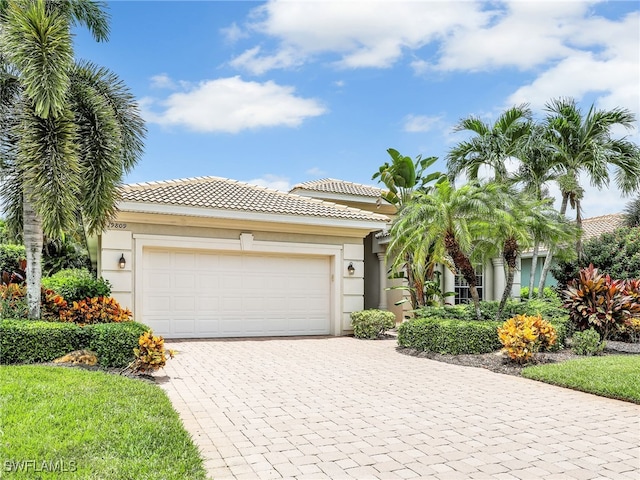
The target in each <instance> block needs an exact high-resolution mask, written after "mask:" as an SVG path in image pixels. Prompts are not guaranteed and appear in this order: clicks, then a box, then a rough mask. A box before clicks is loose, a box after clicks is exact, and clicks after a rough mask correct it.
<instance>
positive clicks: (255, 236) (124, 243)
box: [96, 177, 389, 338]
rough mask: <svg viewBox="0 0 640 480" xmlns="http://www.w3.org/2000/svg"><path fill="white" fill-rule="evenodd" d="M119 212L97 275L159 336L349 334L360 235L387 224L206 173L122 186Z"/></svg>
mask: <svg viewBox="0 0 640 480" xmlns="http://www.w3.org/2000/svg"><path fill="white" fill-rule="evenodd" d="M118 208H119V214H118V217H117V219H116V220H115V221H114V222H113V223H111V224H110V226H109V228H108V230H107V231H105V232H104V233H103V234H102V235H100V236H99V237H98V238H97V245H96V251H97V252H98V255H97V269H98V274H99V275H102V276H103V277H104V278H105V279H107V280H109V281H110V282H111V284H112V292H113V296H114V297H115V298H116V299H117V300H118V301H119V302H120V303H121V305H123V306H126V307H129V308H130V309H131V310H132V311H133V313H134V318H135V319H136V320H137V321H140V322H142V323H145V324H147V325H149V326H150V327H151V328H152V329H153V331H154V333H155V334H159V335H163V336H164V337H165V338H215V337H252V336H292V335H342V334H345V333H347V332H349V331H350V329H351V320H350V316H349V315H350V313H351V312H352V311H356V310H361V309H363V308H364V246H363V239H364V238H365V237H366V236H367V235H369V234H370V233H371V232H374V231H379V230H381V229H382V228H384V226H385V225H386V224H387V222H388V220H389V219H388V217H386V216H384V215H381V214H376V213H371V212H367V211H364V210H360V209H357V208H351V207H347V206H344V205H337V204H333V203H328V202H323V201H321V200H316V199H312V198H308V197H302V196H298V195H294V194H288V193H283V192H277V191H275V190H269V189H265V188H262V187H256V186H253V185H248V184H246V183H241V182H235V181H232V180H228V179H221V178H216V177H204V178H193V179H184V180H176V181H168V182H155V183H145V184H135V185H128V186H125V187H123V189H122V201H121V202H120V203H119V205H118ZM121 258H124V260H125V262H124V263H125V264H124V266H123V268H121V264H120V259H121Z"/></svg>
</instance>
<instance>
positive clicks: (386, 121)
mask: <svg viewBox="0 0 640 480" xmlns="http://www.w3.org/2000/svg"><path fill="white" fill-rule="evenodd" d="M108 5H109V13H110V15H111V36H110V40H109V42H107V43H101V44H97V43H95V42H94V41H93V40H92V38H91V37H90V36H89V35H88V33H87V32H86V31H84V30H82V29H79V30H76V47H75V48H76V56H77V57H78V58H82V59H87V60H91V61H93V62H95V63H98V64H100V65H103V66H106V67H109V68H110V69H111V70H113V71H114V72H116V73H117V74H118V75H119V76H120V77H121V78H122V79H123V80H124V81H125V83H126V84H127V85H128V86H129V87H130V88H131V90H132V91H133V93H134V95H135V96H136V97H137V98H138V100H139V103H140V105H141V108H142V111H143V114H144V117H145V119H146V121H147V127H148V130H149V131H148V136H147V139H146V148H145V154H144V157H143V158H142V160H141V161H140V163H139V164H138V166H137V167H136V169H135V171H134V172H133V173H132V174H131V175H129V177H127V178H126V181H127V182H144V181H152V180H167V179H172V178H184V177H193V176H203V175H213V176H220V177H227V178H233V179H237V180H242V181H248V182H252V183H257V184H260V185H264V186H270V187H273V188H278V189H281V190H287V189H289V188H290V187H291V186H293V185H295V184H296V183H300V182H305V181H309V180H315V179H319V178H324V177H331V178H340V179H344V180H349V181H354V182H359V183H365V184H375V182H374V181H372V180H371V176H372V174H373V173H374V172H375V171H377V169H378V166H379V165H381V164H382V163H384V162H385V161H387V160H388V155H387V153H386V149H387V148H390V147H392V148H395V149H397V150H399V151H400V152H401V153H403V154H404V155H409V156H411V157H415V156H417V155H419V154H421V155H422V156H423V157H424V156H438V157H440V159H444V157H445V156H446V154H447V151H448V149H450V148H451V147H452V146H453V145H455V144H456V142H458V141H461V140H463V139H464V138H465V135H464V134H462V133H453V132H452V127H453V125H455V124H456V122H457V121H458V120H459V119H461V118H463V117H466V116H469V115H476V116H479V117H481V118H483V119H484V120H485V121H487V122H492V121H493V120H494V119H495V118H496V116H497V115H498V114H499V113H500V112H501V111H503V110H504V109H505V108H508V107H510V106H512V105H515V104H520V103H524V102H526V103H529V104H530V106H531V107H532V109H533V110H534V112H535V113H536V115H537V116H538V117H539V118H541V116H542V115H543V107H544V104H545V103H546V102H547V101H548V100H549V99H551V98H554V97H559V96H571V97H574V98H576V99H577V100H578V101H579V102H580V103H581V105H582V106H583V107H584V108H585V110H586V109H588V107H589V105H590V104H591V103H593V102H595V103H596V105H597V106H598V107H601V108H613V107H616V106H621V107H624V108H628V109H630V110H632V111H633V112H634V113H635V114H636V116H638V115H640V6H639V3H638V2H637V1H617V2H596V1H566V2H558V1H544V0H536V1H533V0H532V1H528V2H524V1H519V2H499V1H498V2H475V1H451V2H443V1H439V2H431V1H375V0H367V1H349V0H334V1H324V2H320V1H304V2H303V1H288V2H283V1H269V2H250V1H227V2H224V1H189V2H188V1H141V2H133V1H113V2H109V4H108ZM626 134H627V135H630V136H631V137H632V138H633V139H634V140H635V141H636V142H637V141H638V130H637V129H636V130H634V131H632V132H626ZM438 166H439V168H440V169H442V170H444V161H443V160H442V161H441V163H439V165H438ZM552 192H553V190H552ZM625 202H626V199H621V197H620V195H619V192H618V191H617V190H616V189H615V188H610V189H609V190H607V191H603V192H597V191H595V190H593V189H591V188H588V189H587V192H586V196H585V200H584V215H585V216H587V217H588V216H595V215H600V214H605V213H612V212H617V211H620V210H622V208H623V207H624V204H625Z"/></svg>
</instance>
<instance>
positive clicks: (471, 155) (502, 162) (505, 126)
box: [447, 105, 531, 181]
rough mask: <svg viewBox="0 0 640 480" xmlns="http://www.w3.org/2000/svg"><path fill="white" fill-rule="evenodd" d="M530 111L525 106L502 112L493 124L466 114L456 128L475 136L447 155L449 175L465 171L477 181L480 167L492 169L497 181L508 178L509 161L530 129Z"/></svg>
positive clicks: (469, 177) (470, 178)
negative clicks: (507, 162)
mask: <svg viewBox="0 0 640 480" xmlns="http://www.w3.org/2000/svg"><path fill="white" fill-rule="evenodd" d="M530 119H531V110H530V109H529V107H528V106H526V105H519V106H514V107H511V108H509V109H508V110H506V111H505V112H503V113H502V114H501V115H500V116H499V117H498V119H497V120H496V121H495V122H494V124H493V125H489V124H487V123H485V122H483V121H482V120H480V119H479V118H478V117H474V116H471V117H467V118H464V119H462V120H460V122H459V123H458V124H457V125H456V126H455V128H454V131H457V132H460V131H470V132H472V133H473V134H474V136H473V137H472V138H471V139H470V140H467V141H463V142H460V143H459V144H458V145H456V146H455V147H454V148H452V149H451V151H450V152H449V154H448V155H447V170H448V173H449V178H451V179H452V180H454V179H455V178H456V177H457V176H458V175H459V174H460V173H465V174H466V176H467V178H468V179H469V180H477V179H478V174H479V170H480V167H483V166H485V167H489V168H490V169H492V170H493V175H494V180H496V181H503V180H506V178H507V175H508V172H507V166H506V161H507V160H508V159H509V158H512V157H518V153H519V150H520V147H521V145H522V143H523V142H524V141H525V140H526V139H527V136H528V135H529V131H530V128H531V123H530Z"/></svg>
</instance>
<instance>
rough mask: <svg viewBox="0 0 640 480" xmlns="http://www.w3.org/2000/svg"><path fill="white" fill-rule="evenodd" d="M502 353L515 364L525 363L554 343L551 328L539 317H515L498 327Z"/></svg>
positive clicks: (555, 337) (553, 332)
mask: <svg viewBox="0 0 640 480" xmlns="http://www.w3.org/2000/svg"><path fill="white" fill-rule="evenodd" d="M498 338H499V339H500V342H501V343H502V345H503V346H504V348H503V349H502V351H503V352H504V353H506V354H507V355H508V356H509V358H511V360H513V361H514V362H517V363H526V362H527V361H529V360H530V359H531V357H533V355H535V354H536V353H538V352H539V351H540V350H542V349H546V348H549V347H550V346H551V345H553V344H554V343H556V339H557V335H556V330H555V328H553V326H552V325H551V324H550V323H549V322H547V321H545V320H543V319H542V317H541V316H539V315H538V316H527V315H516V316H515V317H513V318H510V319H509V320H507V321H506V322H504V323H503V324H502V326H501V327H498Z"/></svg>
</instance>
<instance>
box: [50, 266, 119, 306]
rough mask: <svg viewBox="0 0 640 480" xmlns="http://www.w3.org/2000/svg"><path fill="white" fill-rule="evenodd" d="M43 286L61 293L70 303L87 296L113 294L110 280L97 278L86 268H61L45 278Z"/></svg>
mask: <svg viewBox="0 0 640 480" xmlns="http://www.w3.org/2000/svg"><path fill="white" fill-rule="evenodd" d="M42 286H43V287H44V288H45V289H49V290H53V291H54V292H56V293H57V294H58V295H61V296H62V297H63V298H64V299H65V300H66V301H67V302H69V303H71V302H77V301H80V300H84V299H85V298H93V297H108V296H109V295H111V284H110V283H109V281H108V280H105V279H104V278H95V277H94V276H93V274H92V273H91V272H89V270H86V269H68V270H60V271H59V272H58V273H56V274H54V275H52V276H50V277H46V278H43V279H42Z"/></svg>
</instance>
